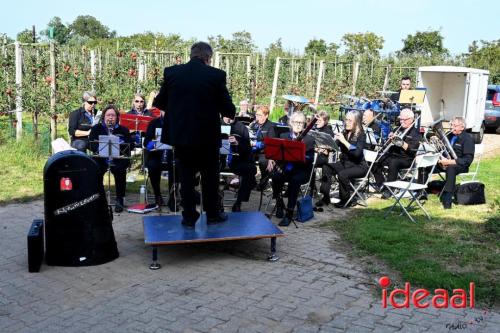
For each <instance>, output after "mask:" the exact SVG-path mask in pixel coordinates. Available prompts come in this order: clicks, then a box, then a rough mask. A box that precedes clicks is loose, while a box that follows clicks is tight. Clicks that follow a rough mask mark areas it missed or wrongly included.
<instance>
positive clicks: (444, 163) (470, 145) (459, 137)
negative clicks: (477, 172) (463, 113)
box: [439, 117, 475, 209]
mask: <svg viewBox="0 0 500 333" xmlns="http://www.w3.org/2000/svg"><path fill="white" fill-rule="evenodd" d="M451 130H452V131H451V134H450V135H449V141H450V144H451V146H452V148H453V150H454V151H455V154H456V155H457V159H441V160H440V161H439V166H440V167H441V168H442V169H444V170H445V172H446V182H445V185H444V190H443V193H442V195H441V202H442V203H443V208H444V209H450V208H451V202H452V198H453V193H455V183H456V178H457V175H458V174H459V173H464V172H468V171H469V166H470V165H471V163H472V161H473V160H474V151H475V145H474V139H473V138H472V136H471V135H470V134H469V133H467V132H466V131H465V119H464V118H463V117H454V118H453V119H452V120H451Z"/></svg>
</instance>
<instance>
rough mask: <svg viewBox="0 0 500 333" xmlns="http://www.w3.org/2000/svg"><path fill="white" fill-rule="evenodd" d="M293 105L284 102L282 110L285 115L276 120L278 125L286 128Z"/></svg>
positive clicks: (290, 102)
mask: <svg viewBox="0 0 500 333" xmlns="http://www.w3.org/2000/svg"><path fill="white" fill-rule="evenodd" d="M293 109H294V105H293V102H292V101H289V100H286V101H285V105H284V107H283V110H284V112H285V114H284V115H283V116H281V117H280V118H279V119H278V123H279V124H281V125H285V126H287V125H288V123H289V120H290V119H289V117H288V115H289V114H291V113H293Z"/></svg>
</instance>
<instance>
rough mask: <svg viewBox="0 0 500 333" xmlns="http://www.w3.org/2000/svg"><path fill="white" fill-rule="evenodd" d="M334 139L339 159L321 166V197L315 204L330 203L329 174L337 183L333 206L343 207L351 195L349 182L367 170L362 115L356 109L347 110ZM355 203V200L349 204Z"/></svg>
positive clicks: (363, 174) (362, 175)
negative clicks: (339, 152) (343, 128)
mask: <svg viewBox="0 0 500 333" xmlns="http://www.w3.org/2000/svg"><path fill="white" fill-rule="evenodd" d="M335 141H337V144H338V145H339V147H340V151H341V154H340V160H339V161H338V162H335V163H330V164H326V165H324V166H323V169H322V171H323V177H324V178H323V179H325V181H324V182H322V183H321V190H320V191H321V193H322V194H323V199H322V200H321V201H320V202H319V203H317V204H316V206H322V205H327V204H329V203H330V188H331V185H332V183H331V176H335V177H336V178H337V181H338V184H339V199H340V202H337V203H336V204H335V205H334V206H335V207H337V208H344V206H345V204H346V203H347V201H348V200H349V197H350V196H351V186H350V184H349V182H350V181H351V179H353V178H362V177H364V176H365V174H366V173H367V172H368V166H367V164H366V162H365V160H364V157H363V149H364V148H365V145H366V134H365V132H364V130H363V124H362V115H361V113H360V112H358V111H349V112H348V113H347V114H346V117H345V130H344V131H343V132H342V133H336V134H335ZM355 204H356V201H355V200H352V201H351V205H352V206H354V205H355Z"/></svg>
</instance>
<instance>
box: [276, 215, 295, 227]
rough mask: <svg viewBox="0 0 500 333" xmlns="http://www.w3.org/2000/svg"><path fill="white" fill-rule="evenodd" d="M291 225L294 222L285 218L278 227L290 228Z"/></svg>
mask: <svg viewBox="0 0 500 333" xmlns="http://www.w3.org/2000/svg"><path fill="white" fill-rule="evenodd" d="M290 223H292V220H291V219H290V218H289V217H288V216H285V217H284V218H283V219H282V220H281V221H280V223H278V225H279V226H280V227H288V226H289V225H290Z"/></svg>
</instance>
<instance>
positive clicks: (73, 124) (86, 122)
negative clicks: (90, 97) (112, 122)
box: [68, 107, 97, 141]
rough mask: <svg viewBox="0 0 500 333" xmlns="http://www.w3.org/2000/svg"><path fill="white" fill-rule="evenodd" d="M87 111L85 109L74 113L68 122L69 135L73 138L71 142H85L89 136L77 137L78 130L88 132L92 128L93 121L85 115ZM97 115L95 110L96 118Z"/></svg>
mask: <svg viewBox="0 0 500 333" xmlns="http://www.w3.org/2000/svg"><path fill="white" fill-rule="evenodd" d="M86 113H87V111H85V109H84V108H83V107H81V108H79V109H77V110H75V111H73V112H71V113H70V115H69V121H68V133H69V136H70V137H71V141H73V140H75V139H82V140H85V139H87V138H88V137H87V136H80V137H75V132H76V130H80V131H88V130H89V129H91V128H92V121H91V120H90V119H89V118H88V117H87V116H86V115H85V114H86ZM96 114H97V110H95V109H94V115H93V116H94V117H95V115H96Z"/></svg>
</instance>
